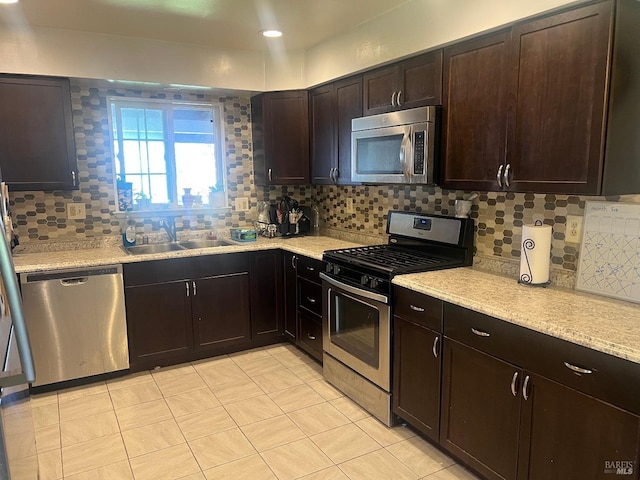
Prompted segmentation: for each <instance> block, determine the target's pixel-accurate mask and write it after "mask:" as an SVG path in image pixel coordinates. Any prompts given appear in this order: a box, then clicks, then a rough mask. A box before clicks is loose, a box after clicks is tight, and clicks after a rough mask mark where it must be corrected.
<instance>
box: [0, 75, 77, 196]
mask: <svg viewBox="0 0 640 480" xmlns="http://www.w3.org/2000/svg"><path fill="white" fill-rule="evenodd" d="M0 123H1V124H2V128H1V129H0V167H1V168H2V177H3V180H4V181H5V182H7V183H8V184H9V187H10V189H11V190H12V191H16V190H71V189H75V188H78V187H77V185H78V182H77V171H78V168H77V161H76V147H75V142H74V137H73V125H72V119H71V93H70V87H69V80H68V79H66V78H53V77H48V78H38V77H26V76H24V77H23V76H20V77H13V76H8V75H7V76H0Z"/></svg>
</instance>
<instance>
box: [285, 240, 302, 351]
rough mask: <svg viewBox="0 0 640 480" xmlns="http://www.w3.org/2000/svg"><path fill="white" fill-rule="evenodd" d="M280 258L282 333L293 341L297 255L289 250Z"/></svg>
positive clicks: (294, 337) (295, 333) (295, 332)
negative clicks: (282, 312)
mask: <svg viewBox="0 0 640 480" xmlns="http://www.w3.org/2000/svg"><path fill="white" fill-rule="evenodd" d="M282 258H283V267H284V268H283V272H284V335H285V337H287V338H288V339H289V340H291V341H293V342H295V340H296V336H297V334H298V318H297V310H298V304H297V302H298V299H297V294H296V286H297V274H296V262H297V259H298V257H297V256H296V255H294V254H293V253H291V252H284V253H283V255H282Z"/></svg>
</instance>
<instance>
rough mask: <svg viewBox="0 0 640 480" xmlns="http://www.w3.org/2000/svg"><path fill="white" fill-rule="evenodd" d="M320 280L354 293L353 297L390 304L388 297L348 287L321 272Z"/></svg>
mask: <svg viewBox="0 0 640 480" xmlns="http://www.w3.org/2000/svg"><path fill="white" fill-rule="evenodd" d="M320 278H321V279H322V280H324V281H325V282H327V283H329V284H331V285H333V286H334V287H336V288H339V289H341V290H344V291H345V292H349V293H352V294H353V295H358V296H360V297H364V298H368V299H369V300H375V301H378V302H382V303H385V304H388V303H389V297H387V296H386V295H381V294H379V293H374V292H368V291H367V290H362V289H360V288H356V287H352V286H351V285H346V284H344V283H342V282H339V281H337V280H334V279H333V278H331V277H330V276H329V275H327V274H326V273H322V272H320Z"/></svg>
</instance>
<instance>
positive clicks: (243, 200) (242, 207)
mask: <svg viewBox="0 0 640 480" xmlns="http://www.w3.org/2000/svg"><path fill="white" fill-rule="evenodd" d="M235 205H236V211H237V212H246V211H247V210H249V199H248V198H247V197H238V198H236V202H235Z"/></svg>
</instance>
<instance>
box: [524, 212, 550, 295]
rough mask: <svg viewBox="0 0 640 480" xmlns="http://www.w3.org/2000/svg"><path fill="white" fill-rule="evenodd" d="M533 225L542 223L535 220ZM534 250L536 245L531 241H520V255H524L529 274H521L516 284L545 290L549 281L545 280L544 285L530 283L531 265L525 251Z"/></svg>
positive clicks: (528, 239)
mask: <svg viewBox="0 0 640 480" xmlns="http://www.w3.org/2000/svg"><path fill="white" fill-rule="evenodd" d="M534 225H535V226H536V227H539V226H542V221H540V220H536V221H535V222H534ZM534 248H536V243H535V242H534V241H533V240H532V239H530V238H527V239H525V240H523V241H522V254H523V255H524V258H525V260H526V262H527V268H528V269H529V273H523V274H521V275H520V277H519V278H518V283H521V284H523V285H527V286H529V287H542V288H546V286H547V285H551V280H547V281H546V282H544V283H531V280H532V272H531V265H530V264H529V256H528V255H527V251H528V250H533V249H534Z"/></svg>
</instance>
